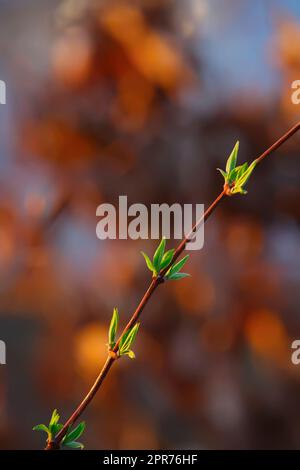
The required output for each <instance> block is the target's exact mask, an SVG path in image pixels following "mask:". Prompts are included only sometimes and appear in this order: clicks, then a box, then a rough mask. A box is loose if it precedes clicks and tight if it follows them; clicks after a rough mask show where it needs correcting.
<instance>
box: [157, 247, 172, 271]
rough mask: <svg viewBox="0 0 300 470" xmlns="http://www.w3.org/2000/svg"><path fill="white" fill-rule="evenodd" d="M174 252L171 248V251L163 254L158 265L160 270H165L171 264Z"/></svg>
mask: <svg viewBox="0 0 300 470" xmlns="http://www.w3.org/2000/svg"><path fill="white" fill-rule="evenodd" d="M174 252H175V250H174V249H173V248H172V250H169V251H167V252H166V253H165V254H164V256H163V258H162V260H161V264H160V269H161V270H162V269H165V268H166V267H167V266H168V265H169V264H170V263H171V261H172V258H173V255H174Z"/></svg>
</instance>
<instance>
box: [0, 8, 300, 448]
mask: <svg viewBox="0 0 300 470" xmlns="http://www.w3.org/2000/svg"><path fill="white" fill-rule="evenodd" d="M242 3H243V5H242ZM275 3H276V2H274V5H272V4H271V3H269V5H268V7H267V10H266V15H267V20H266V22H265V23H264V22H261V21H260V22H259V21H258V20H259V18H261V16H259V15H262V12H261V11H260V10H259V5H258V4H260V2H259V0H256V1H254V2H250V0H249V1H246V2H237V1H236V0H226V1H225V2H224V4H226V6H225V7H222V8H220V5H219V3H218V2H216V1H211V2H210V1H208V0H189V1H186V2H180V1H179V0H178V1H175V0H140V1H138V0H130V1H129V0H107V1H106V0H93V1H91V0H80V1H79V0H61V1H55V2H53V1H45V2H38V1H37V0H26V1H24V2H15V1H11V2H3V3H2V5H1V8H2V10H1V18H0V23H1V28H0V45H1V58H0V66H1V68H0V71H1V73H2V70H3V75H4V76H3V77H1V78H3V79H5V80H6V81H7V83H8V104H7V105H6V106H5V107H1V109H0V122H1V126H0V127H1V130H0V134H1V142H2V146H1V152H0V157H1V158H0V165H1V173H0V177H1V185H0V286H1V295H0V337H1V339H3V340H5V341H6V343H7V349H8V351H7V362H8V363H7V365H6V366H1V370H0V372H1V382H0V446H1V448H3V449H7V448H39V447H40V448H41V447H42V445H43V443H42V437H41V436H37V435H34V434H33V433H32V432H31V428H32V426H33V425H34V424H36V423H37V422H43V421H47V420H48V418H49V415H50V412H51V410H52V409H53V408H58V409H59V412H60V413H61V415H62V417H63V418H67V417H68V415H69V414H70V412H71V411H72V410H73V409H74V407H75V406H76V405H77V404H78V402H79V401H80V399H81V398H82V397H83V395H84V393H85V392H86V391H87V390H88V388H89V386H90V384H91V382H92V381H93V380H94V378H95V376H96V375H97V373H98V371H99V368H100V366H101V365H102V363H103V361H104V359H105V357H106V342H107V328H108V323H109V320H110V316H111V312H112V309H113V307H114V306H116V305H117V306H118V307H119V311H120V313H121V319H123V321H124V323H125V320H126V319H128V318H129V315H130V313H131V311H132V309H133V308H134V307H135V306H136V304H137V302H138V300H139V299H140V297H141V295H142V293H143V290H144V288H145V286H146V282H147V276H148V274H147V272H146V270H145V268H144V263H143V260H142V258H141V256H140V254H139V252H140V250H141V249H145V250H146V251H147V252H151V250H153V248H154V246H155V244H156V241H153V242H152V241H150V240H149V241H147V242H146V241H141V240H139V241H131V240H112V241H105V242H104V241H99V240H97V238H96V234H95V228H96V223H97V220H96V216H95V212H96V207H97V206H98V205H99V204H101V203H102V202H111V203H115V204H117V201H118V196H119V195H122V194H126V195H128V199H129V203H133V202H142V203H144V204H150V203H154V202H167V203H172V202H180V203H185V202H186V203H196V202H199V203H205V204H208V203H209V202H210V201H211V200H212V198H213V197H214V196H215V195H216V194H217V193H218V191H219V189H220V186H221V184H222V179H221V178H220V176H219V175H218V174H217V172H216V171H215V168H216V167H219V166H221V167H223V166H224V162H225V160H226V158H227V156H228V153H229V151H230V150H231V148H232V146H233V144H234V142H235V141H236V140H237V138H239V139H240V141H241V147H240V148H241V150H240V158H241V159H242V160H243V159H244V160H250V159H252V158H253V157H256V156H257V155H258V154H260V153H261V152H262V151H263V150H264V149H265V148H266V147H267V146H269V145H270V144H271V143H272V142H273V141H274V140H275V139H276V138H277V137H278V136H279V135H281V133H282V132H283V131H285V130H286V129H287V128H288V127H290V125H291V124H293V123H294V122H295V121H296V120H299V115H300V114H299V110H300V108H299V107H297V106H295V105H292V103H291V100H290V94H291V89H290V85H291V82H292V81H293V80H295V79H299V78H300V58H299V57H300V56H299V38H300V11H297V12H295V11H292V10H290V9H289V4H290V3H291V2H286V4H284V3H283V2H278V5H279V4H280V8H279V6H278V5H277V7H278V8H277V7H275ZM298 9H299V6H298ZM250 11H251V12H253V13H252V14H249V12H250ZM270 24H271V26H270ZM235 25H239V27H235ZM247 28H248V29H247ZM254 29H256V30H257V31H260V32H263V33H264V34H257V37H254V34H253V30H254ZM247 34H249V37H250V39H249V44H250V46H251V47H252V45H253V51H252V49H251V48H250V53H249V54H248V55H247V54H245V53H244V50H243V47H246V45H245V44H244V43H243V42H242V38H243V37H244V36H246V37H248V36H247ZM239 44H240V49H234V50H235V51H236V52H235V53H236V55H237V57H238V58H240V59H241V60H242V58H243V60H244V61H246V63H247V61H248V62H249V74H250V71H251V69H252V68H254V67H255V64H254V59H255V55H256V52H255V50H256V49H255V47H257V49H259V51H260V53H261V57H262V60H263V65H264V67H262V68H260V70H259V71H258V72H257V73H256V75H255V77H256V78H253V79H251V80H250V81H246V82H245V83H246V84H242V83H244V82H243V77H244V75H243V74H244V73H245V68H247V67H243V65H241V64H240V63H239V62H234V61H233V56H231V55H230V52H231V51H232V49H233V45H234V47H235V48H238V47H239ZM214 57H219V59H220V61H219V62H218V66H217V65H216V64H215V63H214ZM223 59H224V62H222V60H223ZM225 62H226V67H225V65H223V66H224V68H222V66H220V64H224V63H225ZM228 69H231V70H233V75H232V76H231V77H233V76H234V77H235V83H239V82H238V79H240V81H241V84H239V85H237V86H236V87H234V89H232V88H231V87H230V83H231V80H230V77H229V78H228V76H227V75H226V73H227V72H226V71H228ZM243 69H244V70H243ZM267 71H268V72H267ZM267 73H268V74H269V75H268V77H269V78H268V79H269V81H270V90H269V92H267V91H266V88H264V85H263V83H264V77H265V75H266V74H267ZM250 77H252V75H251V74H250ZM244 78H245V77H244ZM250 82H251V83H250ZM299 145H300V140H299V137H297V136H295V138H293V139H292V140H291V141H290V142H289V143H287V144H286V145H285V146H284V147H283V148H282V149H280V151H279V152H278V153H277V155H276V156H275V155H274V156H272V157H271V158H270V159H269V160H268V161H266V162H265V163H264V164H263V165H262V166H261V167H260V168H259V170H258V171H257V174H256V175H254V177H253V180H252V181H251V184H250V185H249V194H248V195H247V196H246V197H235V198H230V199H229V198H228V200H226V201H225V203H224V204H223V205H222V206H221V207H220V208H219V209H218V211H217V212H216V214H215V215H214V216H213V218H212V219H211V220H210V221H209V223H208V224H207V227H206V232H205V247H204V249H203V250H202V251H201V252H195V253H192V256H191V259H190V261H189V272H190V273H191V274H192V276H191V278H189V279H187V280H183V281H181V282H180V283H174V284H172V285H171V283H170V285H166V286H164V288H163V289H160V290H159V293H158V295H157V296H155V297H154V298H153V301H152V302H151V305H149V306H148V307H147V309H146V310H145V312H144V316H143V321H142V327H141V331H140V333H139V337H138V339H137V344H136V354H137V359H136V360H135V361H129V360H122V361H120V362H118V363H117V364H116V366H115V367H114V368H113V370H112V372H111V374H110V375H109V377H108V379H107V381H106V383H105V385H104V386H103V388H102V389H101V392H100V393H99V394H98V396H97V398H96V400H95V401H94V402H93V403H92V405H91V406H90V408H89V410H88V411H87V413H86V416H85V418H86V420H87V422H88V426H87V431H86V433H85V440H84V441H85V444H86V447H87V448H89V449H92V448H99V449H102V448H109V449H116V448H126V449H138V448H148V449H150V448H151V449H157V448H168V449H172V448H263V447H268V448H271V447H272V448H287V447H288V448H289V447H299V446H300V428H299V420H300V411H299V410H300V406H299V404H300V368H297V367H296V366H293V365H292V364H291V361H290V354H291V350H290V345H291V342H292V340H293V339H295V338H299V337H300V316H299V305H300V289H299V284H300V269H299V266H300V251H299V246H300V228H299V221H300V209H299V199H300V190H299V187H300V186H299V181H300V165H299V161H300V160H299ZM172 243H173V242H170V243H169V246H171V245H172ZM116 423H117V424H116ZM39 439H40V440H39Z"/></svg>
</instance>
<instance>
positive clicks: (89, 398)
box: [46, 122, 300, 450]
mask: <svg viewBox="0 0 300 470" xmlns="http://www.w3.org/2000/svg"><path fill="white" fill-rule="evenodd" d="M299 129H300V122H298V123H297V124H296V125H295V126H294V127H292V128H291V129H290V130H289V131H288V132H287V133H286V134H284V135H283V136H282V137H280V139H278V140H277V141H276V142H275V143H274V144H273V145H271V147H269V148H268V149H267V150H266V151H265V152H264V153H262V154H261V155H260V156H259V157H258V158H257V159H256V160H257V162H258V163H260V162H261V161H262V160H263V159H264V158H266V157H267V156H268V155H270V154H271V153H272V152H274V151H275V150H277V149H278V148H279V147H280V146H281V145H282V144H283V143H284V142H285V141H287V140H288V139H289V138H290V137H292V135H293V134H295V133H296V132H297V131H298V130H299ZM224 196H226V190H225V189H223V191H222V192H221V193H220V194H219V195H218V196H217V197H216V199H215V200H214V201H213V203H212V204H211V205H210V206H209V208H208V209H207V210H206V211H205V213H204V215H203V216H202V217H201V218H200V219H199V220H198V221H197V222H196V223H195V225H194V226H193V228H192V230H191V231H190V233H189V234H188V235H187V236H186V237H185V238H184V239H183V240H182V241H181V242H180V244H179V245H178V247H177V248H176V250H175V252H174V255H173V258H172V261H171V262H170V264H169V265H168V266H167V267H166V268H164V269H163V271H161V272H160V274H159V276H157V277H155V278H153V279H152V281H151V282H150V284H149V286H148V289H147V290H146V292H145V294H144V296H143V298H142V300H141V301H140V303H139V305H138V306H137V308H136V310H135V311H134V313H133V314H132V316H131V318H130V320H129V321H128V323H127V325H126V327H125V328H124V330H123V331H122V334H121V336H120V338H119V340H118V341H117V343H116V345H115V347H114V348H113V352H114V353H117V351H118V348H119V344H120V340H121V338H122V336H123V335H124V334H125V333H126V332H127V331H128V330H129V329H130V328H132V327H133V326H134V325H135V324H136V322H137V321H138V319H139V318H140V315H141V313H142V311H143V310H144V308H145V306H146V305H147V303H148V302H149V300H150V299H151V297H152V295H153V293H154V292H155V291H156V289H157V287H158V286H159V285H160V284H162V283H163V281H164V275H165V274H166V272H167V271H168V269H169V268H170V266H172V265H173V264H174V262H175V261H176V260H177V258H178V257H179V256H180V255H181V253H182V252H183V251H184V250H185V248H186V245H187V243H188V242H189V241H191V240H192V239H193V236H194V234H195V233H196V232H197V230H198V229H199V227H200V226H201V225H202V224H203V223H205V222H206V220H207V219H208V218H209V217H210V215H211V214H212V213H213V212H214V210H215V209H216V207H217V206H218V205H219V203H220V202H221V201H222V199H223V198H224ZM116 359H117V355H116V354H111V353H109V354H108V357H107V359H106V361H105V363H104V365H103V367H102V369H101V372H100V374H99V375H98V377H97V379H96V380H95V382H94V384H93V386H92V387H91V389H90V390H89V392H88V393H87V395H86V396H85V398H84V399H83V400H82V402H81V403H80V405H79V406H78V407H77V408H76V410H75V411H74V413H73V414H72V415H71V416H70V418H69V419H68V420H67V421H66V423H65V424H64V426H63V427H62V429H61V430H60V431H59V433H58V434H57V435H56V437H55V439H54V441H52V442H49V443H48V445H47V447H46V450H54V449H59V446H60V443H61V441H62V439H63V438H64V436H65V435H66V433H67V431H68V429H69V427H70V426H72V425H73V424H74V423H75V421H76V420H77V419H78V418H79V417H80V416H81V414H82V413H83V412H84V410H85V409H86V407H87V406H88V405H89V403H90V402H91V401H92V400H93V398H94V396H95V395H96V393H97V391H98V390H99V388H100V387H101V385H102V383H103V381H104V379H105V377H106V376H107V374H108V372H109V370H110V368H111V367H112V365H113V363H114V362H115V361H116Z"/></svg>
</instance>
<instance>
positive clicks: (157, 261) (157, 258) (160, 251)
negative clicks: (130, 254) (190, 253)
mask: <svg viewBox="0 0 300 470" xmlns="http://www.w3.org/2000/svg"><path fill="white" fill-rule="evenodd" d="M165 248H166V239H165V237H163V238H162V239H161V242H160V244H159V245H158V248H157V250H156V251H155V253H154V256H153V266H154V268H155V270H156V272H157V273H159V271H160V265H161V260H162V258H163V255H164V252H165Z"/></svg>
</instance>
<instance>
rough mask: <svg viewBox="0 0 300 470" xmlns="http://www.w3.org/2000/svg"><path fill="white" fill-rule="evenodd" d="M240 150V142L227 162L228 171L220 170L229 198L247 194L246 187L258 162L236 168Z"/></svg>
mask: <svg viewBox="0 0 300 470" xmlns="http://www.w3.org/2000/svg"><path fill="white" fill-rule="evenodd" d="M238 149H239V142H237V143H236V144H235V146H234V148H233V150H232V152H231V154H230V156H229V158H228V160H227V163H226V171H224V170H221V169H220V168H218V171H220V173H221V174H222V176H223V178H224V183H225V184H224V189H225V190H226V194H227V195H229V196H230V195H232V194H238V193H239V194H247V191H246V190H245V189H244V186H245V184H246V183H247V181H248V179H249V178H250V176H251V174H252V172H253V170H254V168H255V167H256V165H257V160H254V161H253V162H252V163H251V164H250V165H248V163H247V162H246V163H244V164H243V165H239V166H236V162H237V154H238Z"/></svg>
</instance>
